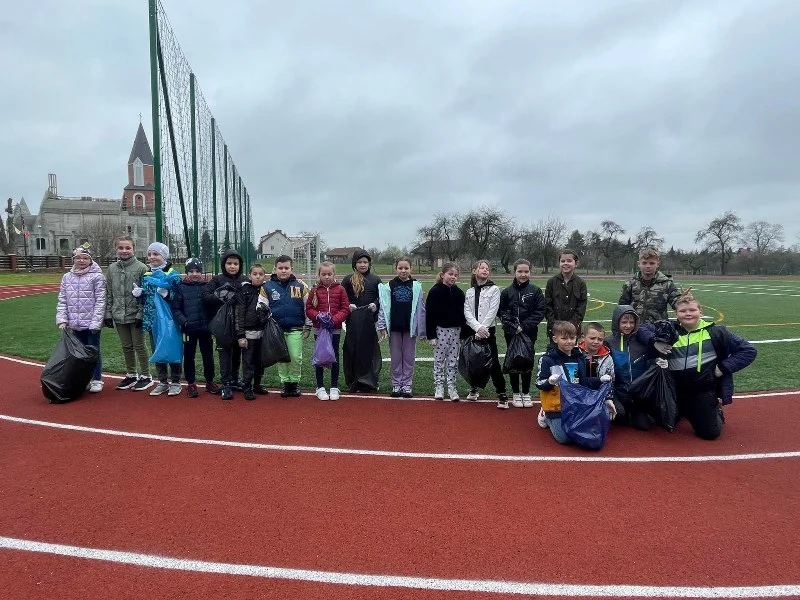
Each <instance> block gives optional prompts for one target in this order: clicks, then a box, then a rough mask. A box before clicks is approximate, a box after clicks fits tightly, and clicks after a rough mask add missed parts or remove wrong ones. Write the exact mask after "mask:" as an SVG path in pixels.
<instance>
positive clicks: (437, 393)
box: [433, 387, 444, 400]
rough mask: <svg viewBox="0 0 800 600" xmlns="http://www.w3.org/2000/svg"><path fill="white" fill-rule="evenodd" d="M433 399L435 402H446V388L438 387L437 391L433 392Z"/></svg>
mask: <svg viewBox="0 0 800 600" xmlns="http://www.w3.org/2000/svg"><path fill="white" fill-rule="evenodd" d="M433 399H434V400H444V388H443V387H437V388H436V391H434V392H433Z"/></svg>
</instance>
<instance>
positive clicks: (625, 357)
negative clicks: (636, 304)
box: [607, 304, 651, 431]
mask: <svg viewBox="0 0 800 600" xmlns="http://www.w3.org/2000/svg"><path fill="white" fill-rule="evenodd" d="M640 324H641V319H640V317H639V314H638V313H637V312H636V310H634V308H633V306H630V305H627V304H620V305H619V306H617V308H615V309H614V314H613V316H612V317H611V337H610V338H609V339H608V340H607V343H608V346H609V348H610V349H611V358H612V359H613V360H614V405H615V406H616V409H617V417H616V419H615V420H614V423H616V424H620V425H624V424H630V425H633V427H635V428H636V429H640V430H643V431H645V430H648V429H650V426H651V422H650V417H649V416H648V414H647V412H646V411H644V410H640V407H637V406H635V404H634V403H633V401H632V399H631V396H630V392H629V389H630V386H631V382H632V381H633V380H634V379H636V378H637V377H639V376H641V375H642V374H643V373H644V372H645V371H646V370H647V368H648V367H649V366H650V363H651V360H650V353H648V335H647V334H646V333H645V332H644V331H640V329H639V325H640Z"/></svg>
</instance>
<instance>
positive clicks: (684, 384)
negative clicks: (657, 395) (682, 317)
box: [668, 319, 757, 404]
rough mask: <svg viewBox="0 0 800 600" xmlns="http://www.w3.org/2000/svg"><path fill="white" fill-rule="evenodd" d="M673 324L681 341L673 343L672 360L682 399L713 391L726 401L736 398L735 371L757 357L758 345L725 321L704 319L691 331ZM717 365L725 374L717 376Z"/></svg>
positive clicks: (672, 370) (670, 367)
mask: <svg viewBox="0 0 800 600" xmlns="http://www.w3.org/2000/svg"><path fill="white" fill-rule="evenodd" d="M673 326H674V327H675V329H676V330H677V332H678V341H677V342H675V343H674V344H673V345H672V353H671V354H670V355H669V357H668V360H669V370H670V372H671V373H672V375H673V377H674V378H675V385H676V389H677V391H678V394H679V399H680V398H681V397H682V398H684V399H685V398H686V397H687V396H689V397H695V396H700V395H703V394H709V393H711V392H712V391H713V393H714V394H715V397H716V398H719V399H721V400H722V403H723V404H730V403H731V402H733V374H734V373H735V372H736V371H741V370H742V369H744V368H745V367H746V366H748V365H749V364H751V363H752V362H753V361H754V360H755V359H756V354H757V353H756V349H755V347H754V346H753V345H752V344H751V343H750V342H748V341H747V340H745V339H744V338H741V337H739V336H738V335H736V334H734V333H732V332H731V331H730V330H729V329H728V328H727V327H725V326H724V325H715V324H714V323H711V322H709V321H705V320H703V319H700V321H699V322H698V324H697V328H696V329H695V330H694V331H687V330H686V329H685V328H684V327H683V326H682V325H681V324H680V323H678V322H677V321H674V322H673ZM715 367H719V370H720V371H722V377H715V376H714V368H715Z"/></svg>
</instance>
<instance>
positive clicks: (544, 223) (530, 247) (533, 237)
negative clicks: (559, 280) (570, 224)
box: [523, 215, 567, 273]
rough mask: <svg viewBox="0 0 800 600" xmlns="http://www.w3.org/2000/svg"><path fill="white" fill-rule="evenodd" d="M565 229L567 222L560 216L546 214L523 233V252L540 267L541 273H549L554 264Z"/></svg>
mask: <svg viewBox="0 0 800 600" xmlns="http://www.w3.org/2000/svg"><path fill="white" fill-rule="evenodd" d="M566 231H567V224H566V223H565V222H564V221H563V220H562V219H561V218H560V217H556V216H554V215H547V216H546V217H542V218H541V219H539V220H538V221H536V222H535V223H534V224H533V225H531V226H530V228H529V229H528V230H527V231H526V232H525V234H524V235H523V248H524V251H525V254H526V255H527V256H529V257H530V258H531V259H532V260H533V263H534V264H536V265H540V266H541V267H542V273H549V272H550V267H551V266H553V265H554V264H555V260H556V253H557V252H558V249H559V248H560V247H561V246H562V245H563V242H564V236H565V234H566Z"/></svg>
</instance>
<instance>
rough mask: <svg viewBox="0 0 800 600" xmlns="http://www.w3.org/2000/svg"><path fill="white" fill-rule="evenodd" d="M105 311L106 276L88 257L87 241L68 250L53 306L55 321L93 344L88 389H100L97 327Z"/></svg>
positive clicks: (101, 365) (100, 369)
mask: <svg viewBox="0 0 800 600" xmlns="http://www.w3.org/2000/svg"><path fill="white" fill-rule="evenodd" d="M105 312H106V280H105V277H103V271H102V270H101V269H100V266H99V265H98V264H97V263H96V262H94V260H92V251H91V249H90V247H89V245H88V244H83V245H82V246H78V247H77V248H75V250H74V251H73V252H72V269H70V270H69V271H68V272H67V273H65V274H64V277H63V278H62V279H61V289H60V290H59V292H58V307H57V309H56V325H57V326H58V328H59V329H66V328H67V327H69V328H70V329H72V330H73V331H74V332H75V335H76V336H77V338H78V339H79V340H80V341H81V342H83V343H84V344H86V345H88V346H95V347H96V348H97V366H96V367H95V369H94V373H92V381H91V382H90V383H89V388H88V389H89V391H90V392H99V391H101V390H102V389H103V380H102V376H103V363H102V360H101V358H100V330H101V329H102V328H103V317H104V316H105Z"/></svg>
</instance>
